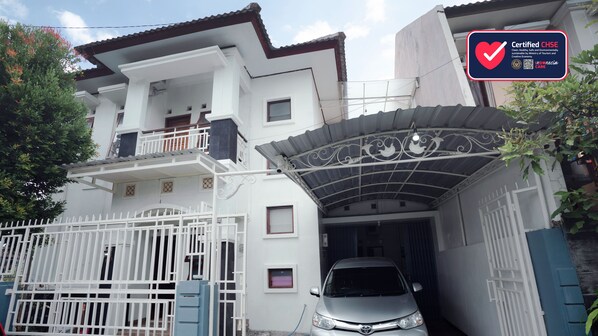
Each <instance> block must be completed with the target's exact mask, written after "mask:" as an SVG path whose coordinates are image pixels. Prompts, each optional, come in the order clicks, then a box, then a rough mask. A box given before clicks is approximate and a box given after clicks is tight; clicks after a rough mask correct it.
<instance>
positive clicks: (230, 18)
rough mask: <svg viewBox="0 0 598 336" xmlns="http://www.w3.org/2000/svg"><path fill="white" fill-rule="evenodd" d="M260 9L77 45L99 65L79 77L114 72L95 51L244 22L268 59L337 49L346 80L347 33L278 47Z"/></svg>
mask: <svg viewBox="0 0 598 336" xmlns="http://www.w3.org/2000/svg"><path fill="white" fill-rule="evenodd" d="M260 11H261V7H260V6H259V5H258V4H257V3H254V2H252V3H250V4H249V5H248V6H246V7H245V8H243V9H241V10H237V11H233V12H229V13H224V14H218V15H212V16H208V17H205V18H201V19H196V20H191V21H186V22H180V23H176V24H172V25H168V26H165V27H160V28H155V29H150V30H146V31H142V32H138V33H133V34H128V35H123V36H119V37H115V38H111V39H107V40H103V41H97V42H92V43H88V44H84V45H80V46H77V47H75V50H77V52H79V53H80V54H81V55H83V57H85V58H86V59H87V60H88V61H89V62H91V63H93V64H95V65H96V66H97V67H98V68H97V69H89V70H85V71H84V72H83V75H82V76H80V78H82V79H83V78H85V79H88V78H93V77H96V76H103V75H107V74H111V73H112V71H111V70H110V69H106V67H105V66H104V65H103V64H102V63H101V62H100V61H99V60H98V59H97V58H96V56H95V55H96V54H101V53H105V52H109V51H114V50H118V49H123V48H127V47H131V46H135V45H140V44H145V43H150V42H155V41H159V40H164V39H169V38H174V37H177V36H182V35H186V34H191V33H196V32H201V31H207V30H211V29H217V28H222V27H227V26H231V25H236V24H241V23H251V24H252V25H253V27H254V29H255V31H256V33H257V35H258V38H259V40H260V43H261V45H262V48H263V50H264V53H265V54H266V57H267V58H276V57H284V56H290V55H298V54H302V53H308V52H313V51H320V50H326V49H334V50H335V56H336V66H337V73H338V80H339V81H346V80H347V70H346V64H345V46H344V41H345V34H344V33H342V32H339V33H336V34H332V35H328V36H324V37H321V38H318V39H315V40H312V41H308V42H304V43H298V44H292V45H288V46H283V47H279V48H275V47H274V46H272V42H271V41H270V37H269V36H268V32H267V30H266V27H265V26H264V22H263V21H262V18H261V16H260V14H259V13H260ZM103 69H106V70H108V71H106V70H103Z"/></svg>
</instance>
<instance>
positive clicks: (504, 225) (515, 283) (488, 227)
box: [479, 187, 547, 336]
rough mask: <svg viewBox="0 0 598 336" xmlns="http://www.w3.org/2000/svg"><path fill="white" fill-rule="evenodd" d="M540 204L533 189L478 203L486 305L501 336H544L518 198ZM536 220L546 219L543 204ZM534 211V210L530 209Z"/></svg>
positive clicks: (504, 193)
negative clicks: (494, 314) (485, 259)
mask: <svg viewBox="0 0 598 336" xmlns="http://www.w3.org/2000/svg"><path fill="white" fill-rule="evenodd" d="M530 193H532V195H533V197H536V196H537V197H538V198H537V199H538V200H543V198H542V195H541V194H540V190H539V189H538V188H537V187H528V188H524V189H519V190H515V191H513V192H509V191H507V189H506V188H504V189H501V190H500V191H498V192H495V193H493V194H492V195H490V196H488V197H486V198H485V199H483V200H482V201H481V202H480V208H479V211H480V217H481V223H482V230H483V234H484V241H485V245H486V252H487V255H488V261H489V266H490V278H489V279H488V280H487V285H488V295H489V298H490V301H491V302H492V301H493V302H495V303H496V308H497V311H498V321H499V324H500V330H501V335H503V336H545V335H546V327H545V325H544V319H543V312H542V309H541V306H540V299H539V296H538V291H537V287H536V281H535V278H534V272H533V268H532V264H531V258H530V254H529V249H528V246H527V240H526V237H525V228H524V223H523V217H522V214H521V208H520V207H519V198H522V199H523V197H521V196H522V195H526V196H525V198H527V199H529V196H527V195H529V194H530ZM537 205H539V207H538V209H537V211H535V214H536V215H537V216H542V217H547V215H546V211H545V208H543V209H542V208H540V207H543V206H544V203H543V201H540V202H539V204H537ZM534 210H536V209H534Z"/></svg>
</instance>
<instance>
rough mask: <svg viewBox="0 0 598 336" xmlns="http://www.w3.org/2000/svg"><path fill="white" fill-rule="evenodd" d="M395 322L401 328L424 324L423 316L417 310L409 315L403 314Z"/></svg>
mask: <svg viewBox="0 0 598 336" xmlns="http://www.w3.org/2000/svg"><path fill="white" fill-rule="evenodd" d="M397 324H398V325H399V327H400V328H401V329H411V328H415V327H418V326H420V325H422V324H424V317H423V316H422V314H421V313H420V312H419V310H418V311H416V312H415V313H413V314H411V315H409V316H405V317H403V318H401V319H399V320H398V321H397Z"/></svg>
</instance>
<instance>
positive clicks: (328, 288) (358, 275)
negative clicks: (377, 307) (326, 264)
mask: <svg viewBox="0 0 598 336" xmlns="http://www.w3.org/2000/svg"><path fill="white" fill-rule="evenodd" d="M405 293H406V290H405V286H404V285H403V281H401V278H400V275H399V271H398V270H397V269H396V268H395V267H363V268H341V269H335V270H332V273H331V274H330V276H329V277H328V281H327V282H326V285H325V286H324V295H325V296H329V297H339V296H344V297H348V296H391V295H403V294H405Z"/></svg>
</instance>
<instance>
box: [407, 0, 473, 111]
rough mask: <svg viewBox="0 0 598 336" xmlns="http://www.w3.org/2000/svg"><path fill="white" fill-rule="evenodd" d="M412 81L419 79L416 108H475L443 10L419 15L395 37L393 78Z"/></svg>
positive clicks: (439, 7)
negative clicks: (417, 106) (459, 106)
mask: <svg viewBox="0 0 598 336" xmlns="http://www.w3.org/2000/svg"><path fill="white" fill-rule="evenodd" d="M413 77H419V84H420V87H419V88H418V89H416V91H415V102H416V103H417V104H418V105H421V106H436V105H457V104H461V105H466V106H473V105H475V103H474V100H473V95H472V94H471V90H470V89H469V85H468V84H467V78H466V77H465V73H464V71H463V66H462V65H461V61H460V59H459V53H458V52H457V48H456V47H455V43H454V42H453V37H452V34H451V31H450V28H449V26H448V22H447V20H446V16H445V15H444V11H443V9H442V6H437V7H436V8H434V9H432V10H431V11H429V12H428V13H426V14H424V15H422V16H421V17H419V18H418V19H417V20H415V21H413V22H412V23H411V24H409V25H408V26H406V27H405V28H403V29H402V30H401V31H399V32H398V33H397V35H396V37H395V78H413ZM447 83H459V85H456V84H455V85H447Z"/></svg>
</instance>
